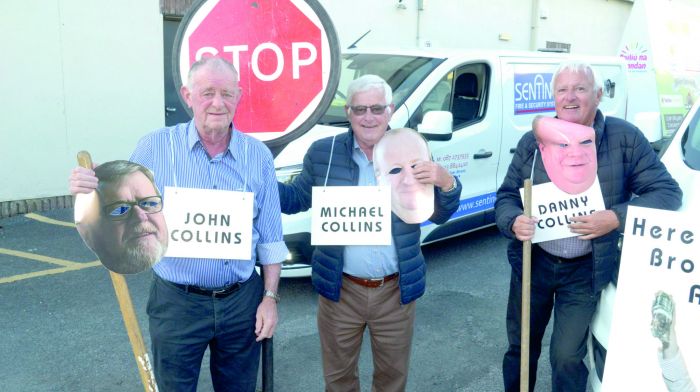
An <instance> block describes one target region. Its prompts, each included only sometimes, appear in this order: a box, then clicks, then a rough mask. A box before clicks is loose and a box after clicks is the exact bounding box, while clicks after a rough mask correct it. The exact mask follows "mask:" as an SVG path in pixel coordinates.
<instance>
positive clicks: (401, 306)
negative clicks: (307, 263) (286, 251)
mask: <svg viewBox="0 0 700 392" xmlns="http://www.w3.org/2000/svg"><path fill="white" fill-rule="evenodd" d="M347 99H348V104H347V105H346V111H347V116H348V120H349V121H350V129H349V130H348V132H347V133H345V134H340V135H336V136H333V137H328V138H325V139H321V140H318V141H316V142H315V143H313V144H312V145H311V147H310V148H309V150H308V152H307V153H306V156H305V157H304V167H303V170H302V172H301V174H300V175H299V176H298V177H296V178H295V179H294V181H293V182H292V183H291V184H283V183H279V191H280V203H281V207H282V208H281V209H282V212H283V213H286V214H294V213H297V212H300V211H306V210H308V209H309V208H310V207H311V192H312V187H314V186H323V185H324V184H326V181H327V185H328V186H356V185H367V186H372V185H376V179H375V172H374V167H373V164H372V153H373V149H374V146H375V145H376V144H377V142H379V140H380V139H381V138H382V136H383V135H384V133H385V132H386V130H387V128H388V123H389V119H390V118H391V113H392V112H393V109H394V106H393V104H391V102H392V95H391V88H390V87H389V85H388V84H387V83H386V82H385V81H384V80H383V79H381V78H380V77H378V76H375V75H365V76H362V77H360V78H358V79H356V80H354V81H353V82H351V83H350V85H349V86H348V93H347ZM329 166H330V169H329ZM413 172H414V177H415V179H416V180H417V181H419V182H421V183H430V184H434V188H435V206H434V213H433V215H432V216H431V217H430V219H429V220H430V221H432V222H434V223H438V224H440V223H444V222H446V221H447V220H448V219H449V218H450V216H451V215H452V214H453V213H454V212H455V211H456V210H457V207H458V206H459V195H460V193H461V189H462V186H461V184H460V183H459V181H458V180H457V178H456V177H453V176H452V175H451V174H450V173H449V172H448V171H447V170H446V169H445V168H443V167H442V166H440V165H438V164H436V163H434V162H429V161H420V162H418V163H416V164H415V165H414V166H413ZM391 234H392V243H391V245H388V246H359V245H353V246H317V247H316V249H315V250H314V252H313V256H312V261H311V262H312V264H311V265H312V277H311V280H312V284H313V286H314V289H315V290H316V291H317V292H318V293H319V294H320V296H319V303H318V330H319V337H320V339H321V352H322V357H323V373H324V379H325V383H326V391H359V390H360V384H359V379H358V377H357V375H358V366H357V364H358V359H359V354H360V347H361V345H362V336H363V333H364V330H365V328H366V327H369V329H370V337H371V342H372V353H373V359H374V379H373V387H372V390H376V391H396V392H398V391H403V390H405V388H406V380H407V377H408V364H409V358H410V352H411V341H412V337H413V321H414V318H415V302H414V301H415V300H416V299H417V298H419V297H420V296H421V295H423V293H424V292H425V260H424V258H423V254H422V253H421V250H420V225H419V224H407V223H404V222H403V221H401V220H400V219H399V218H398V217H397V216H396V215H395V214H393V213H392V216H391Z"/></svg>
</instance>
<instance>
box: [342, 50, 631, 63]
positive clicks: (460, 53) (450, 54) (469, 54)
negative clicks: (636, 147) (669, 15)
mask: <svg viewBox="0 0 700 392" xmlns="http://www.w3.org/2000/svg"><path fill="white" fill-rule="evenodd" d="M352 53H369V54H389V55H406V56H419V57H431V58H443V59H447V58H460V57H465V58H471V59H475V58H483V59H495V58H498V57H522V58H539V59H552V60H554V61H556V62H561V61H564V60H566V59H577V60H581V61H585V62H588V63H599V62H619V63H622V59H620V58H619V57H617V56H595V55H583V54H581V55H580V54H575V53H574V54H572V53H556V52H536V51H525V50H520V51H518V50H498V49H459V48H421V49H418V48H395V47H392V48H385V47H369V48H354V49H346V50H343V54H352Z"/></svg>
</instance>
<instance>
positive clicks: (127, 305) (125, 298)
mask: <svg viewBox="0 0 700 392" xmlns="http://www.w3.org/2000/svg"><path fill="white" fill-rule="evenodd" d="M78 164H79V165H80V166H82V167H86V168H88V169H92V158H91V157H90V154H89V153H88V152H87V151H80V152H79V153H78ZM109 276H110V277H111V278H112V285H113V286H114V293H115V294H116V295H117V301H118V302H119V309H120V310H121V312H122V318H123V319H124V326H125V327H126V333H127V335H129V342H131V349H132V351H133V352H134V358H136V365H137V366H138V369H139V375H140V376H141V382H142V383H143V388H144V390H145V391H146V392H157V391H158V386H157V385H156V379H155V376H154V375H153V367H152V366H151V360H150V359H149V357H148V352H147V351H146V347H145V345H144V344H143V337H142V336H141V329H140V328H139V322H138V320H137V319H136V313H135V312H134V305H133V304H132V303H131V296H130V295H129V288H128V286H127V285H126V280H125V279H124V276H123V275H120V274H117V273H114V272H112V271H109Z"/></svg>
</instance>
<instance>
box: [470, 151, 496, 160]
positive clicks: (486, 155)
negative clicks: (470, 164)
mask: <svg viewBox="0 0 700 392" xmlns="http://www.w3.org/2000/svg"><path fill="white" fill-rule="evenodd" d="M491 155H493V152H491V151H484V152H481V151H480V152H477V153H476V154H474V159H484V158H490V157H491Z"/></svg>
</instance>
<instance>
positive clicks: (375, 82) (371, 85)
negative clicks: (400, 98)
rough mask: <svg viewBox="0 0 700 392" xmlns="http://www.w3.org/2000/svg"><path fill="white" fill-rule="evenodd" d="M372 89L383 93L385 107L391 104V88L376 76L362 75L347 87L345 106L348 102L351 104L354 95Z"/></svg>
mask: <svg viewBox="0 0 700 392" xmlns="http://www.w3.org/2000/svg"><path fill="white" fill-rule="evenodd" d="M372 89H382V91H384V100H385V101H386V102H385V103H386V104H387V105H390V104H391V100H392V94H391V86H389V84H388V83H387V82H386V81H385V80H384V79H382V78H381V77H379V76H377V75H371V74H367V75H362V76H360V77H359V78H357V79H355V80H353V81H352V82H350V84H349V85H348V93H347V95H346V99H347V105H350V102H352V98H353V97H354V96H355V94H357V93H360V92H365V91H369V90H372Z"/></svg>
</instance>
